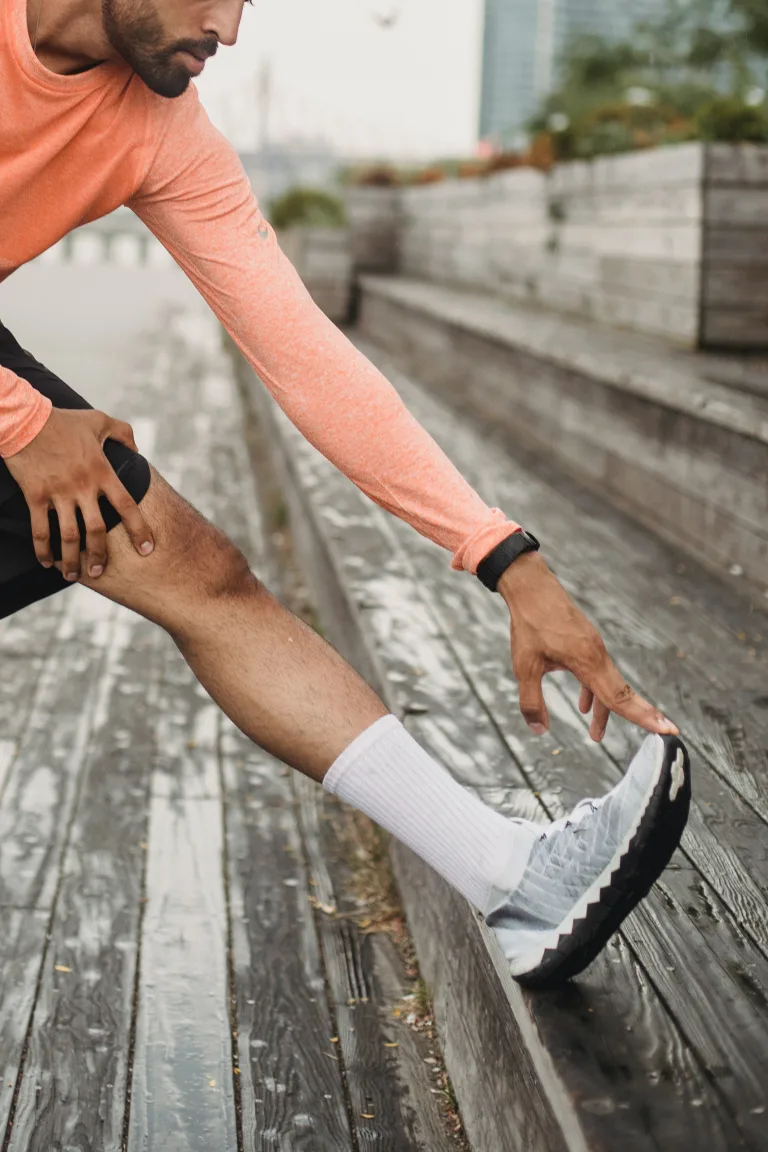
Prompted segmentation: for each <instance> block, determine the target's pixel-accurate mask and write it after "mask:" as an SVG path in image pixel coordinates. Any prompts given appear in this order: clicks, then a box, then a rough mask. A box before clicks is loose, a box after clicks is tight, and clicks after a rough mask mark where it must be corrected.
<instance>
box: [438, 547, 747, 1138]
mask: <svg viewBox="0 0 768 1152" xmlns="http://www.w3.org/2000/svg"><path fill="white" fill-rule="evenodd" d="M417 551H418V545H417ZM432 559H433V555H432V552H431V550H430V551H429V553H427V552H426V550H425V555H424V556H423V557H422V556H419V555H418V554H417V559H416V563H417V566H418V569H419V572H420V575H421V578H422V580H423V581H424V582H425V584H426V586H427V587H428V588H429V595H430V601H431V603H432V604H433V605H434V608H435V610H436V611H437V613H438V614H439V616H440V618H441V620H442V622H443V626H444V627H448V626H449V622H450V621H451V620H455V619H457V618H459V619H461V620H462V622H463V626H462V629H461V633H460V634H455V637H454V640H453V645H452V646H453V647H454V649H455V651H456V652H457V654H458V656H459V659H460V662H461V664H462V666H463V668H464V670H465V673H466V675H467V676H468V678H469V679H470V680H471V682H472V683H473V685H474V686H475V689H476V691H477V692H478V695H479V696H480V698H481V700H482V701H483V703H484V704H485V705H486V707H487V708H488V709H489V712H490V713H491V715H492V717H493V719H494V721H495V724H496V725H497V727H498V730H499V731H500V732H501V733H502V735H503V736H504V738H505V740H506V741H507V743H508V745H509V746H510V748H511V749H512V750H513V751H514V753H515V755H516V757H517V759H518V761H519V762H520V763H521V764H522V765H523V766H524V772H525V776H526V779H527V780H528V781H529V783H530V785H531V787H533V788H534V789H535V790H536V792H537V793H538V794H539V795H540V796H541V797H542V799H543V801H544V803H545V804H546V806H547V808H548V810H549V812H550V814H551V815H552V816H553V817H555V818H556V817H559V816H562V815H564V814H565V813H566V812H568V811H569V810H570V809H571V808H572V807H573V805H574V804H575V803H576V802H577V801H578V800H579V799H581V798H582V797H583V796H584V795H592V796H598V795H602V794H603V793H605V792H606V791H608V790H609V789H610V788H612V787H613V786H614V784H615V783H616V782H617V780H618V778H619V776H620V772H621V768H623V765H624V764H625V763H626V760H623V762H622V765H621V767H619V765H618V764H617V763H615V762H614V763H612V762H611V760H610V759H609V757H608V756H607V755H606V753H605V750H603V749H598V748H591V749H590V747H589V741H588V738H587V732H586V726H585V723H584V721H583V719H582V718H581V717H580V716H579V714H578V711H577V702H576V701H575V700H571V701H569V700H567V699H563V697H562V696H561V697H560V699H558V696H559V683H560V682H559V681H558V687H553V686H549V688H548V691H547V702H548V704H549V706H550V709H551V714H552V732H551V735H550V736H548V737H547V738H546V739H545V740H543V741H542V740H537V739H536V738H535V737H533V736H532V735H531V733H530V731H529V730H528V728H527V725H526V724H525V721H524V720H523V719H522V716H521V715H520V712H519V703H518V698H517V686H516V684H515V682H514V680H513V678H512V675H511V670H510V668H509V661H508V657H507V656H506V653H505V651H504V649H505V647H506V643H505V642H506V639H507V628H506V623H505V622H503V621H502V620H500V619H499V614H497V613H496V612H495V611H494V608H495V607H496V606H495V605H494V604H492V603H489V598H487V597H483V596H482V591H483V590H482V589H480V588H475V587H474V586H469V587H467V586H466V584H464V583H463V582H462V584H460V585H459V584H457V583H456V582H455V581H453V580H452V579H451V577H450V575H448V576H447V577H444V575H443V573H444V565H443V564H441V565H440V568H439V570H438V569H437V565H433V564H431V563H430V561H431V560H432ZM563 679H565V678H563ZM701 775H702V773H699V779H701ZM719 791H720V792H722V791H723V789H722V788H720V789H719ZM696 792H697V797H698V798H697V800H695V801H694V806H693V812H692V816H691V820H690V822H689V828H688V831H687V833H686V836H685V839H684V842H683V846H684V849H685V854H686V855H687V856H688V857H689V858H690V859H693V860H695V861H696V863H697V864H698V865H699V867H698V868H696V869H694V868H692V867H690V865H688V867H687V870H686V879H685V881H683V880H682V879H681V877H680V873H679V868H680V866H681V865H680V863H679V862H678V863H676V864H675V866H674V867H672V868H670V869H669V870H668V872H667V873H666V874H665V878H664V883H663V888H662V889H661V890H659V889H656V890H654V891H653V892H652V893H651V895H650V896H649V898H648V900H647V901H646V902H645V903H644V905H642V906H641V907H640V908H639V909H638V910H637V912H636V913H635V915H634V916H633V918H632V925H633V926H634V925H635V924H636V923H639V924H640V925H641V926H642V928H641V929H639V930H635V931H632V929H631V928H629V927H628V928H627V930H626V931H624V932H623V935H624V936H625V937H626V938H627V939H631V940H633V941H640V942H641V945H642V947H641V950H640V951H639V955H640V958H641V961H642V964H643V966H644V967H645V968H646V969H650V971H651V974H652V976H653V979H654V984H655V986H656V988H657V989H659V991H660V992H661V993H662V995H663V997H664V1000H665V1002H666V1003H667V1004H668V1005H669V1006H670V1007H671V1009H672V1011H673V1012H674V1014H675V1017H676V1019H677V1020H678V1022H679V1023H680V1026H681V1028H682V1029H683V1030H684V1032H685V1033H686V1035H687V1038H688V1040H689V1043H691V1045H692V1046H693V1047H694V1049H695V1050H696V1051H697V1052H698V1054H699V1056H700V1058H702V1059H703V1062H704V1064H705V1066H706V1067H707V1068H710V1069H722V1068H728V1069H730V1074H729V1075H728V1076H727V1077H722V1078H721V1082H720V1090H721V1091H722V1092H723V1094H724V1095H726V1096H727V1097H728V1098H729V1101H730V1104H731V1106H732V1108H733V1110H734V1112H735V1113H737V1114H738V1116H739V1119H740V1126H741V1128H742V1130H743V1131H744V1132H745V1134H746V1135H747V1136H749V1135H750V1132H751V1131H752V1130H754V1131H752V1134H753V1135H756V1134H759V1131H760V1129H761V1128H762V1126H763V1124H764V1121H763V1120H762V1119H761V1118H760V1117H761V1116H762V1113H754V1112H753V1111H752V1110H753V1109H759V1108H761V1107H763V1106H765V1104H766V1100H765V1088H764V1085H765V1083H766V1082H768V961H767V960H766V957H765V955H762V954H761V953H760V951H758V949H756V948H755V947H754V945H753V944H752V943H751V941H749V940H748V939H746V938H745V930H744V925H746V924H752V923H753V921H757V923H758V925H762V924H764V922H765V917H766V913H767V912H768V909H766V902H765V896H764V893H763V892H762V891H761V888H760V886H759V885H758V883H756V882H755V880H754V879H753V878H752V877H751V876H750V875H749V872H748V871H747V870H746V869H745V868H744V866H743V865H741V861H740V859H739V857H738V856H736V855H735V853H734V852H733V850H732V847H731V845H730V843H729V838H728V835H727V833H728V830H729V829H730V827H731V825H732V824H735V826H736V827H737V828H738V827H739V819H740V817H741V818H744V815H745V814H744V812H741V813H740V812H738V811H737V812H736V813H735V814H734V813H732V812H729V811H728V808H727V801H725V803H724V800H723V799H721V800H720V803H719V804H718V801H717V799H716V796H717V790H711V791H710V793H706V792H704V795H705V796H706V795H707V794H709V795H713V796H714V797H715V799H713V801H712V802H711V804H710V802H708V801H706V800H703V799H702V788H701V787H698V788H697V789H696ZM704 806H705V807H704ZM742 807H743V806H742ZM724 808H725V811H724V810H723V809H724ZM704 812H706V817H705V816H704ZM749 815H750V814H749V812H748V811H747V812H746V817H747V819H746V827H745V828H744V829H743V842H742V843H740V844H739V847H740V848H741V849H742V855H746V857H747V860H750V853H749V847H748V841H749V837H750V835H751V836H752V842H753V844H754V843H759V842H760V838H761V835H763V834H764V830H763V828H762V827H761V826H760V823H759V821H757V820H756V819H754V818H753V820H752V825H753V826H752V828H751V829H750V827H749V820H748V817H749ZM712 828H716V829H717V831H716V834H714V835H713V832H712V830H711V829H712ZM739 835H741V831H740V832H739ZM737 838H738V837H737ZM763 838H764V835H763ZM756 855H758V856H759V855H760V853H759V851H758V852H757V853H756ZM702 864H703V865H704V866H703V867H702ZM719 871H722V873H723V875H724V876H725V880H724V882H723V883H721V884H720V890H721V891H722V890H724V891H725V893H726V894H727V896H730V897H731V900H730V901H729V903H730V907H731V908H732V909H733V910H734V911H735V914H736V915H735V917H733V916H731V915H730V914H729V912H728V908H727V906H726V905H723V904H721V902H720V901H719V900H717V898H716V896H715V894H714V892H713V891H712V888H711V887H710V885H708V884H705V883H702V872H703V873H704V876H706V877H707V878H709V876H710V875H713V878H714V877H716V876H717V874H718V872H719ZM691 876H693V879H690V877H691ZM699 890H700V891H701V893H702V895H703V901H702V899H701V898H700V897H699V898H697V897H698V896H699ZM702 902H703V903H704V904H706V906H707V907H708V908H710V909H711V910H712V911H711V912H709V914H702V911H701V907H700V906H701V904H702ZM691 909H693V911H691ZM750 934H751V935H755V934H756V933H755V931H754V930H753V931H752V932H751V933H750ZM757 934H758V935H762V928H760V929H759V931H758V933H757ZM728 954H730V955H731V956H732V957H734V960H735V957H736V956H739V957H740V961H739V962H740V963H741V965H742V966H743V971H745V972H746V971H748V972H749V973H750V979H751V991H748V990H747V989H745V987H744V983H743V979H742V978H741V977H740V975H739V974H738V973H734V970H733V964H734V961H731V963H730V964H728V963H726V964H723V963H722V958H723V956H724V955H728ZM682 971H685V972H686V979H685V980H684V981H682V982H681V980H680V977H679V976H678V975H676V973H678V972H682ZM713 988H716V989H717V995H716V996H713V995H712V989H713ZM756 1005H758V1006H756ZM759 1005H762V1007H759Z"/></svg>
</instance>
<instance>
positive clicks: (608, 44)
mask: <svg viewBox="0 0 768 1152" xmlns="http://www.w3.org/2000/svg"><path fill="white" fill-rule="evenodd" d="M767 60H768V0H668V3H667V7H666V10H665V12H664V13H663V14H662V15H661V17H660V18H658V19H656V20H654V21H646V22H643V23H640V24H638V25H637V27H636V29H635V31H634V33H633V36H632V39H631V40H628V41H623V42H619V43H616V42H614V41H610V40H605V39H602V38H601V37H598V36H589V37H582V38H580V39H578V40H575V41H573V42H572V43H571V44H569V45H568V47H567V49H566V51H565V53H564V56H563V59H562V61H561V66H560V81H559V85H558V87H557V89H556V91H554V92H553V93H552V94H551V96H550V97H549V98H548V99H547V100H546V101H545V102H544V104H543V106H542V108H541V109H540V111H539V113H538V115H537V116H536V117H535V118H534V120H533V121H532V122H531V124H530V129H531V131H532V132H533V133H534V134H538V133H541V132H548V133H550V134H551V137H552V142H553V147H554V151H555V154H556V156H557V157H558V158H559V159H570V158H574V157H579V156H584V157H586V156H592V155H595V154H597V153H603V152H618V151H625V150H627V149H631V148H640V147H649V146H652V145H654V144H662V143H670V142H677V141H680V140H686V139H695V138H705V139H728V140H733V139H744V140H764V139H768V128H767V127H766V123H767V122H768V111H767V110H766V106H765V95H766V88H768V80H767V79H766V77H768V63H767ZM760 105H763V106H762V107H760Z"/></svg>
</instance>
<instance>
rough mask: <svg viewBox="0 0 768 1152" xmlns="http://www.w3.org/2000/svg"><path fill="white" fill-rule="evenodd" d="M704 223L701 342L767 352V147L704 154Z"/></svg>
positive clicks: (724, 147) (725, 147) (723, 147)
mask: <svg viewBox="0 0 768 1152" xmlns="http://www.w3.org/2000/svg"><path fill="white" fill-rule="evenodd" d="M704 224H705V226H704V276H703V284H702V341H703V343H704V344H705V345H707V346H712V347H733V346H737V347H742V348H766V347H768V148H745V147H739V146H737V145H730V144H715V145H712V146H711V147H710V148H709V149H708V158H707V167H706V179H705V185H704Z"/></svg>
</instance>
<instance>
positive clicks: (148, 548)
mask: <svg viewBox="0 0 768 1152" xmlns="http://www.w3.org/2000/svg"><path fill="white" fill-rule="evenodd" d="M154 547H155V546H154V544H153V543H152V541H151V540H145V541H144V543H143V544H142V545H141V548H140V549H139V551H140V552H141V554H142V556H149V554H150V552H152V551H153V549H154Z"/></svg>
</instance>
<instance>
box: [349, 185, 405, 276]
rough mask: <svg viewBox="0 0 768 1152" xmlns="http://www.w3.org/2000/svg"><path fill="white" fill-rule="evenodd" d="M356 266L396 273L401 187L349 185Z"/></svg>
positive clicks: (398, 249) (373, 270)
mask: <svg viewBox="0 0 768 1152" xmlns="http://www.w3.org/2000/svg"><path fill="white" fill-rule="evenodd" d="M344 202H345V205H346V209H347V219H348V221H349V228H350V233H351V236H352V256H353V259H354V264H355V268H357V269H358V270H359V271H361V272H395V271H397V268H398V266H399V262H400V189H399V188H354V187H353V188H347V189H346V192H345V195H344Z"/></svg>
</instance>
